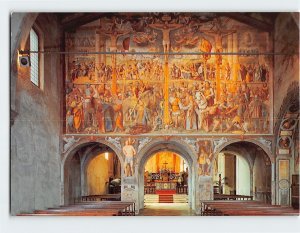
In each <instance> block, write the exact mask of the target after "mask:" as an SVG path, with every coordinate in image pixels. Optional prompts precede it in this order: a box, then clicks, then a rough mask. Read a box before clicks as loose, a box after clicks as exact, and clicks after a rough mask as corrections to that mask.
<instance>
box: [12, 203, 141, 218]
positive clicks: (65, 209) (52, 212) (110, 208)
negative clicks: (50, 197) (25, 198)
mask: <svg viewBox="0 0 300 233" xmlns="http://www.w3.org/2000/svg"><path fill="white" fill-rule="evenodd" d="M56 215H57V216H134V215H135V203H134V202H121V201H101V202H82V203H76V204H74V205H67V206H59V207H56V208H49V209H47V210H35V211H34V212H33V213H21V214H19V215H18V216H56Z"/></svg>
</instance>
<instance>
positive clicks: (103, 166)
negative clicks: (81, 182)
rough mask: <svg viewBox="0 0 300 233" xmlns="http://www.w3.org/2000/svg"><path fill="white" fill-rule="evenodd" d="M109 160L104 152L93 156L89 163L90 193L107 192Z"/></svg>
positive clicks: (88, 180)
mask: <svg viewBox="0 0 300 233" xmlns="http://www.w3.org/2000/svg"><path fill="white" fill-rule="evenodd" d="M109 166H110V163H109V160H108V159H106V158H105V155H104V154H100V155H98V156H96V157H95V158H93V159H92V160H91V161H90V163H89V164H88V165H87V174H86V175H87V186H88V195H97V194H98V195H100V194H106V193H107V191H108V190H107V184H106V183H107V182H108V180H109V170H110V169H109Z"/></svg>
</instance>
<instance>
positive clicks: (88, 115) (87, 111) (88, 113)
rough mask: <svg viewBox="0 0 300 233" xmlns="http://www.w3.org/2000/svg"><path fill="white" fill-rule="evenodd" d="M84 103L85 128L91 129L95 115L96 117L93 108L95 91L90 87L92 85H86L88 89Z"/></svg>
mask: <svg viewBox="0 0 300 233" xmlns="http://www.w3.org/2000/svg"><path fill="white" fill-rule="evenodd" d="M84 94H85V95H84V102H83V111H84V127H85V128H88V127H91V126H92V124H93V115H94V107H93V102H92V101H93V95H94V89H93V88H92V87H91V86H90V84H87V85H86V89H85V92H84Z"/></svg>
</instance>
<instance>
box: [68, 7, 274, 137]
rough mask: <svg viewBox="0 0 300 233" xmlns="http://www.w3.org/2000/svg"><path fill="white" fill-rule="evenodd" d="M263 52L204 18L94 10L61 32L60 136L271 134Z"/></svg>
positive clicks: (249, 35)
mask: <svg viewBox="0 0 300 233" xmlns="http://www.w3.org/2000/svg"><path fill="white" fill-rule="evenodd" d="M272 49H273V44H272V38H271V36H270V34H269V33H268V32H266V31H261V30H257V29H256V28H254V27H251V26H249V25H246V24H243V23H241V22H238V21H236V20H234V19H231V18H229V17H225V16H219V15H216V14H213V13H212V14H207V15H201V16H200V15H197V13H167V14H165V13H136V14H126V13H123V14H117V13H115V14H103V17H100V19H98V20H95V21H94V22H91V23H88V24H86V25H83V26H81V27H79V28H77V29H76V30H75V31H72V32H67V33H66V51H67V52H70V53H69V54H68V55H66V56H65V61H66V77H65V87H66V90H65V93H66V102H65V103H66V108H65V112H66V133H67V134H120V135H136V134H151V135H157V134H173V133H176V134H195V135H197V134H214V133H216V134H220V133H226V134H228V133H229V134H261V133H272V128H273V127H272V124H273V122H272V120H271V119H272V105H273V104H272V88H271V87H272V82H273V81H272V77H273V63H272V56H271V55H266V53H268V52H270V51H272ZM250 53H251V55H250Z"/></svg>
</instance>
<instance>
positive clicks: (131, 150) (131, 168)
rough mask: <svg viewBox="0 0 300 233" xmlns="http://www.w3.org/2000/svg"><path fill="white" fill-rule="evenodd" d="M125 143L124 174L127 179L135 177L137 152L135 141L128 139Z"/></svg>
mask: <svg viewBox="0 0 300 233" xmlns="http://www.w3.org/2000/svg"><path fill="white" fill-rule="evenodd" d="M124 140H125V143H124V146H123V148H122V151H123V154H124V156H125V163H124V174H125V177H132V176H134V172H135V161H136V150H135V147H134V146H135V139H132V138H126V139H124Z"/></svg>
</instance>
